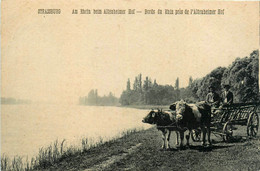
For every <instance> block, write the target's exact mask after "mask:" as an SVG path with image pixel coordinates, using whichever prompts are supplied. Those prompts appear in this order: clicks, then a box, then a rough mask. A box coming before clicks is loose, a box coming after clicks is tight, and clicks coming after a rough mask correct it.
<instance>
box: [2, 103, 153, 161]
mask: <svg viewBox="0 0 260 171" xmlns="http://www.w3.org/2000/svg"><path fill="white" fill-rule="evenodd" d="M146 114H147V110H138V109H130V108H119V107H96V106H76V105H74V106H68V105H2V106H1V122H2V123H1V153H2V154H3V153H4V154H6V155H8V156H14V155H19V156H29V157H32V156H35V155H36V154H37V153H38V150H39V148H40V147H46V146H48V145H50V144H51V143H53V142H54V141H55V140H56V139H58V140H59V141H62V140H63V139H66V143H69V144H72V145H75V144H78V143H80V142H81V138H83V137H88V138H89V137H91V138H92V139H93V140H95V138H99V137H103V138H104V139H109V138H111V137H115V136H117V135H118V134H119V132H122V131H124V130H127V129H131V128H145V129H146V128H149V127H150V126H149V125H147V124H143V123H142V122H141V120H142V118H143V117H144V116H145V115H146Z"/></svg>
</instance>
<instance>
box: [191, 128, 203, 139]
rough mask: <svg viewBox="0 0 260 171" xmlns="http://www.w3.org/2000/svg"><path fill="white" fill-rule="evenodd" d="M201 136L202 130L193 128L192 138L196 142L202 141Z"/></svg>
mask: <svg viewBox="0 0 260 171" xmlns="http://www.w3.org/2000/svg"><path fill="white" fill-rule="evenodd" d="M200 137H201V131H200V130H197V129H193V130H192V131H191V139H192V140H193V141H194V142H199V141H200Z"/></svg>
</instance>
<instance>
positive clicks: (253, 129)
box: [247, 113, 259, 137]
mask: <svg viewBox="0 0 260 171" xmlns="http://www.w3.org/2000/svg"><path fill="white" fill-rule="evenodd" d="M258 127H259V117H258V114H257V113H251V114H250V115H249V118H248V121H247V136H249V137H256V135H257V131H258Z"/></svg>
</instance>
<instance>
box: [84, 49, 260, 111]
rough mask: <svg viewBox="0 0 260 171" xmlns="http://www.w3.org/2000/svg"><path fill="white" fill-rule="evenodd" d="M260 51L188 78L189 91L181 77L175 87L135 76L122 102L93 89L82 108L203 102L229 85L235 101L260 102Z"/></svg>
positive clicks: (121, 97)
mask: <svg viewBox="0 0 260 171" xmlns="http://www.w3.org/2000/svg"><path fill="white" fill-rule="evenodd" d="M258 76H259V51H258V50H255V51H253V52H252V53H251V54H250V56H248V57H244V58H239V57H238V58H236V60H235V61H233V63H232V64H231V65H229V66H228V67H227V68H226V67H218V68H216V69H214V70H213V71H211V72H210V73H209V74H207V75H206V76H205V77H203V78H200V79H195V80H193V79H192V77H190V78H189V85H188V86H187V87H186V88H180V87H179V78H177V79H176V81H175V82H174V83H173V84H174V86H173V85H160V84H158V83H157V82H156V79H154V80H152V79H151V78H150V77H148V76H146V77H145V79H144V80H143V79H142V78H143V77H142V74H139V75H138V76H136V77H135V80H134V82H133V84H131V82H130V79H128V80H127V83H126V89H125V90H124V91H123V92H122V94H121V96H120V98H119V99H117V98H116V97H115V96H114V95H113V94H112V93H109V95H108V96H103V97H100V96H98V93H97V90H91V91H90V92H89V94H88V96H86V97H80V99H79V103H80V104H82V105H118V102H119V103H120V104H121V105H122V106H129V105H169V104H171V103H173V102H175V101H177V100H180V99H184V100H186V101H187V102H189V103H194V102H197V101H203V100H205V98H206V95H207V93H208V87H209V86H210V85H212V86H214V87H215V88H216V91H217V93H219V94H221V92H222V91H223V85H225V84H229V85H230V86H231V91H232V92H233V94H234V102H235V103H241V102H258V101H259V84H258Z"/></svg>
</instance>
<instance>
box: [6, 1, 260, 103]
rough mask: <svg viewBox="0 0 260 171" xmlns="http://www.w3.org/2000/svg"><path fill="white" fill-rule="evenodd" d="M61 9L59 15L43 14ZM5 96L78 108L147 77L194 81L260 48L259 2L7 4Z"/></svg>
mask: <svg viewBox="0 0 260 171" xmlns="http://www.w3.org/2000/svg"><path fill="white" fill-rule="evenodd" d="M41 8H60V9H61V10H62V13H61V14H60V15H38V14H37V10H38V9H41ZM80 8H85V9H86V8H89V9H97V8H99V9H106V8H108V9H128V8H132V9H133V8H136V9H138V10H144V9H159V8H160V9H179V8H181V9H225V15H214V16H202V15H158V14H157V15H144V14H136V15H73V14H71V13H72V9H80ZM1 15H2V25H1V34H2V43H1V54H2V56H1V68H2V71H1V72H2V73H1V77H2V78H1V96H2V97H14V98H21V99H30V100H33V101H49V102H57V103H77V101H78V98H79V97H80V96H86V95H87V94H88V92H89V91H90V90H91V89H98V92H99V95H104V94H108V93H109V92H110V91H111V92H112V93H114V94H115V95H116V96H117V97H119V96H120V94H121V93H122V91H123V90H124V89H125V88H126V82H127V79H128V78H130V81H131V84H132V83H133V81H134V78H135V76H137V75H138V74H139V73H142V75H143V79H145V76H149V77H151V78H152V79H156V80H157V83H159V84H171V85H174V84H175V80H176V78H177V77H179V79H180V86H181V87H185V86H187V84H188V80H189V77H190V76H192V77H193V79H196V78H201V77H203V76H205V75H206V74H208V73H209V72H210V71H212V70H213V69H215V68H217V67H219V66H225V67H227V66H228V65H230V64H231V63H232V62H233V61H234V60H235V59H236V58H237V57H245V56H249V55H250V53H251V52H252V51H253V50H256V49H258V48H259V4H258V2H222V3H221V2H185V3H184V2H171V1H150V3H145V2H144V1H122V2H120V3H116V1H102V2H100V1H94V0H93V1H88V3H82V2H80V1H73V3H72V2H70V1H58V2H57V1H56V2H52V1H49V0H47V1H17V3H13V2H10V1H3V2H2V10H1Z"/></svg>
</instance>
